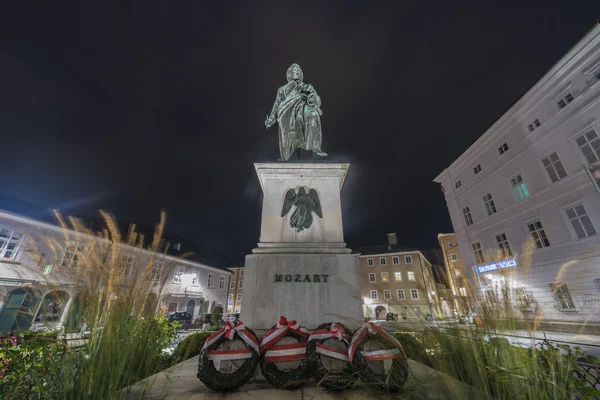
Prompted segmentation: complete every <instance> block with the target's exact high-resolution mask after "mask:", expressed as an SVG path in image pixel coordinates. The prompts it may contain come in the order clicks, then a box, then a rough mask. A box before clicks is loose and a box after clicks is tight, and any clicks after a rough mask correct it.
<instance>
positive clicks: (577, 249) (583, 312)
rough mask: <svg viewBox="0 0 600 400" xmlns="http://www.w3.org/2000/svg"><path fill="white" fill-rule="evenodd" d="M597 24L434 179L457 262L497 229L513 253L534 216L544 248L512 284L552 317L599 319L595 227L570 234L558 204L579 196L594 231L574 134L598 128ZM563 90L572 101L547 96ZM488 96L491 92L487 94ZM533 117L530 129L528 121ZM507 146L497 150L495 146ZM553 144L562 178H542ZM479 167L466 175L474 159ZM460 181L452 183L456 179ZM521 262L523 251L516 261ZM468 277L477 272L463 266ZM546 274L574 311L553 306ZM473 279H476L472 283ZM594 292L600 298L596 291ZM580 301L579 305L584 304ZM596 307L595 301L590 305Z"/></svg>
mask: <svg viewBox="0 0 600 400" xmlns="http://www.w3.org/2000/svg"><path fill="white" fill-rule="evenodd" d="M598 68H600V26H596V27H595V28H594V29H593V30H592V31H591V32H590V33H589V34H588V35H587V36H586V37H584V39H582V41H581V42H580V43H578V44H577V45H576V46H575V47H574V48H573V49H572V50H571V51H570V52H569V53H568V54H567V55H565V57H564V58H563V59H562V60H560V61H559V62H558V63H557V64H556V65H555V66H554V67H553V68H552V69H551V71H550V72H549V73H548V74H547V75H546V76H544V77H543V78H542V79H541V80H540V81H539V82H538V83H537V84H536V85H535V86H534V88H532V89H531V90H530V91H529V92H528V93H527V94H526V95H525V96H523V98H522V99H520V100H519V101H518V102H517V103H516V104H515V105H514V106H513V107H512V108H511V109H510V110H509V111H508V112H507V113H506V114H505V115H504V116H503V117H502V118H500V120H499V121H498V122H496V123H495V124H494V125H493V126H492V127H491V128H490V129H489V130H488V131H487V132H486V133H484V135H483V136H482V137H481V138H480V139H478V140H477V142H476V143H475V144H473V145H472V146H471V147H470V148H469V149H468V150H467V151H465V153H463V154H462V155H461V156H460V157H459V158H458V159H457V160H456V161H455V162H454V163H453V164H452V165H451V166H450V167H449V168H448V169H446V170H445V171H444V172H443V173H442V174H440V176H438V177H437V178H436V181H437V182H439V183H441V184H442V187H443V188H444V192H445V196H446V202H447V205H448V210H449V213H450V217H451V219H452V224H453V226H454V230H455V232H456V235H457V240H458V244H459V249H460V252H461V255H462V256H463V259H464V262H465V265H473V264H475V257H474V255H473V249H472V244H473V243H475V242H479V243H481V245H482V247H483V248H484V249H497V247H498V246H497V243H496V241H495V235H498V234H500V233H505V234H506V236H507V238H508V241H509V243H510V246H511V249H512V251H513V252H521V249H522V246H523V244H524V242H525V241H526V240H528V239H529V238H530V235H529V232H528V230H527V223H528V222H531V221H533V220H540V221H541V222H542V224H543V226H544V229H545V232H546V234H547V236H548V238H549V240H550V243H551V246H550V247H548V248H544V249H540V250H537V251H536V252H535V254H534V256H533V258H532V260H531V263H526V264H528V265H529V264H530V268H523V267H522V266H521V267H520V268H519V269H518V270H517V275H516V276H515V277H514V282H513V283H514V284H515V285H518V286H523V287H526V288H527V290H530V291H531V292H532V294H533V295H534V297H535V299H536V300H537V301H538V302H540V303H541V304H543V309H544V312H545V315H546V316H547V317H548V318H552V319H575V320H582V319H598V315H597V314H596V315H593V312H592V308H591V304H592V303H593V301H592V300H590V299H593V298H594V296H595V295H596V296H597V295H598V294H600V287H599V288H596V287H595V283H594V279H596V278H600V234H597V235H595V236H593V237H590V238H585V239H578V238H577V236H576V235H575V233H574V231H573V229H572V226H571V224H570V222H569V220H568V218H566V215H565V212H564V208H565V207H568V206H571V205H573V204H576V203H583V204H584V206H585V208H586V211H587V212H588V215H589V216H590V218H591V220H592V222H593V224H594V227H595V228H596V231H597V232H599V233H600V194H599V192H598V188H597V187H596V186H595V185H594V183H593V182H592V180H591V179H590V177H589V175H588V173H587V172H586V169H587V162H586V161H585V159H584V157H583V155H582V153H581V151H580V149H579V147H578V146H577V145H576V143H575V142H574V139H575V138H576V137H578V136H579V135H580V134H582V133H583V132H586V131H587V130H588V129H594V130H595V131H596V133H597V134H598V136H600V122H599V121H600V80H599V79H597V78H596V77H594V73H595V72H596V71H597V70H598ZM566 90H568V91H570V93H571V94H572V95H573V97H574V100H573V101H572V102H571V103H569V104H568V105H567V106H566V107H565V108H563V109H560V108H559V107H558V106H557V105H556V98H557V96H558V95H559V94H561V93H564V91H566ZM490 95H493V94H491V93H490ZM535 118H538V119H539V120H540V122H541V126H539V127H538V128H537V129H536V130H534V131H533V132H529V130H528V129H527V125H528V124H529V123H530V122H531V121H533V119H535ZM505 142H506V143H508V145H509V147H510V149H509V150H508V151H507V152H505V153H504V154H502V155H500V154H499V152H498V147H500V146H501V145H502V144H503V143H505ZM552 152H556V153H557V154H558V156H559V158H560V160H561V162H562V164H563V166H564V169H565V171H566V172H567V175H568V176H567V177H566V178H564V179H562V180H560V181H558V182H555V183H551V181H550V179H549V177H548V175H547V173H546V170H545V169H544V167H543V165H542V163H541V158H543V157H545V156H546V155H548V154H550V153H552ZM477 164H479V165H481V168H482V170H481V172H479V173H478V174H474V171H473V167H475V166H476V165H477ZM517 174H520V175H521V176H522V177H523V179H524V181H525V183H526V185H527V189H528V190H529V193H530V197H529V198H527V199H525V200H520V201H519V200H517V198H516V196H515V194H514V191H513V189H512V187H511V185H510V179H511V178H512V177H514V176H515V175H517ZM457 180H460V181H461V183H462V185H461V186H460V187H459V188H458V189H456V188H455V183H456V182H457ZM486 193H491V194H492V197H493V199H494V202H495V205H496V209H497V210H498V212H497V213H495V214H493V215H491V216H487V214H486V212H485V208H484V204H483V201H482V197H483V196H484V195H485V194H486ZM467 206H468V207H469V208H470V210H471V215H472V217H473V220H474V224H473V225H471V226H466V225H465V222H464V219H463V214H462V209H463V208H464V207H467ZM519 261H520V263H521V264H523V263H524V261H525V260H523V257H521V259H520V260H519ZM467 270H468V271H467V272H468V273H469V275H470V278H471V279H472V281H473V283H474V284H477V278H476V276H475V274H474V272H473V270H472V268H467ZM553 282H564V283H567V285H568V288H569V290H570V292H571V294H572V296H573V300H574V301H575V305H576V306H577V307H578V311H579V312H578V314H573V313H564V312H559V311H557V310H556V309H555V308H554V307H553V304H554V297H553V296H552V293H551V291H550V288H549V286H548V285H549V284H551V283H553ZM475 287H476V286H475ZM599 297H600V296H599ZM586 304H587V305H586ZM596 307H598V304H596Z"/></svg>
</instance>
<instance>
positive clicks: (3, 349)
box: [0, 331, 77, 400]
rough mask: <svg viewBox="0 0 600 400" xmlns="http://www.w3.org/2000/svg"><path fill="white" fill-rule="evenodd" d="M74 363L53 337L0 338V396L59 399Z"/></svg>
mask: <svg viewBox="0 0 600 400" xmlns="http://www.w3.org/2000/svg"><path fill="white" fill-rule="evenodd" d="M76 362H77V359H76V356H75V354H74V353H73V352H72V351H71V350H70V349H69V348H68V347H67V346H66V345H65V344H64V343H63V342H61V341H59V340H57V337H56V334H47V333H42V332H31V331H26V332H19V333H13V334H9V335H7V336H4V337H0V394H2V398H3V399H6V400H9V399H28V398H31V397H37V398H43V399H45V398H52V397H57V396H60V395H61V394H62V393H63V391H64V377H66V376H70V377H71V378H73V376H74V374H75V371H76V368H75V367H76Z"/></svg>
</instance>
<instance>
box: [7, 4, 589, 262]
mask: <svg viewBox="0 0 600 400" xmlns="http://www.w3.org/2000/svg"><path fill="white" fill-rule="evenodd" d="M9 3H11V4H9ZM25 3H29V2H24V1H20V2H19V1H18V2H5V4H3V6H2V10H1V11H0V32H1V34H0V137H1V143H2V144H1V149H2V152H1V156H0V168H1V170H2V175H1V178H0V182H1V186H0V194H1V195H5V196H10V198H13V199H19V200H22V201H23V202H28V203H31V204H35V205H39V206H40V207H42V208H59V209H61V210H62V211H63V212H65V213H68V214H76V215H95V210H97V209H99V208H103V209H109V210H111V211H113V212H114V213H115V215H116V216H117V217H118V218H120V219H124V220H128V221H137V222H141V223H146V224H153V223H155V222H156V221H157V219H158V216H159V212H160V210H161V209H163V208H164V209H166V210H167V211H168V213H169V222H168V226H167V228H168V230H170V231H172V232H174V233H177V234H180V235H183V236H186V237H188V238H190V239H193V240H195V241H197V242H200V243H203V244H205V245H208V246H212V247H215V248H218V249H221V250H223V251H225V252H226V253H227V254H229V255H230V256H231V257H233V258H234V259H235V260H238V261H242V260H243V256H244V255H245V254H247V253H250V251H251V249H252V248H254V247H256V242H257V241H258V237H259V229H260V210H261V201H262V198H261V190H260V186H259V184H258V180H257V178H256V174H255V171H254V167H253V163H254V162H263V161H276V160H277V158H278V156H279V150H278V141H277V140H278V139H277V135H278V133H277V127H276V126H274V127H272V128H271V129H269V130H266V129H265V126H264V120H265V116H266V115H267V113H269V112H270V110H271V107H272V105H273V101H274V99H275V94H276V92H277V88H278V87H279V86H281V85H283V84H285V83H286V80H285V72H286V69H287V68H288V66H289V65H290V64H291V63H293V62H296V63H299V64H300V66H301V67H302V69H303V71H304V80H305V82H308V83H310V84H312V85H313V86H314V87H315V89H316V90H317V92H318V93H319V95H320V96H321V99H322V102H323V104H322V110H323V113H324V114H323V116H322V123H323V130H324V133H323V150H324V151H326V152H328V153H329V155H330V157H329V159H330V160H333V161H344V162H350V163H351V167H350V171H349V174H348V177H347V179H346V183H345V187H344V189H343V191H342V204H343V212H344V232H345V238H346V241H347V242H348V244H349V246H350V247H361V246H366V245H374V244H383V243H385V240H386V237H385V233H387V232H397V233H398V240H399V243H401V244H404V245H407V246H414V247H419V248H426V247H434V246H436V245H437V237H436V236H437V233H439V232H443V231H451V230H452V225H451V223H450V219H449V217H448V212H447V209H446V205H445V202H444V198H443V194H442V192H441V190H440V189H439V187H438V185H437V184H435V183H432V180H433V179H434V178H435V177H436V176H437V175H438V174H439V173H440V172H441V171H442V170H443V169H444V168H445V167H447V166H448V165H450V164H451V162H452V161H453V160H455V159H456V158H457V157H458V156H459V155H460V154H462V152H464V151H465V150H466V149H467V148H468V146H469V145H470V144H471V143H473V142H474V141H475V140H476V139H477V138H478V137H479V136H480V135H481V134H483V132H484V131H485V130H486V129H487V128H488V127H489V126H490V125H492V124H493V123H494V122H495V121H496V120H497V119H498V118H499V117H500V116H501V115H502V114H503V113H504V112H505V111H506V110H507V109H508V108H509V107H510V106H511V105H512V104H513V103H514V102H515V101H516V100H518V98H519V97H520V96H522V95H523V94H524V93H525V92H526V91H527V90H528V89H529V88H530V87H531V86H532V85H533V84H534V83H535V82H536V81H537V80H538V79H540V78H541V77H542V75H543V74H544V73H545V72H546V71H547V70H548V69H550V67H551V66H552V65H553V64H554V63H555V62H556V61H557V60H558V59H559V58H560V57H561V56H562V55H564V53H565V52H566V51H567V50H568V49H569V48H571V47H572V46H573V45H574V44H575V43H576V42H577V41H578V40H579V39H580V38H581V37H582V36H583V35H584V34H585V33H586V32H587V31H588V30H590V29H591V28H592V26H593V24H594V23H595V21H596V18H597V17H598V16H600V5H599V2H598V1H597V0H591V1H577V2H573V3H567V2H564V1H556V0H546V1H538V2H530V3H531V4H524V3H525V2H522V1H519V2H517V1H513V2H510V1H501V2H500V1H493V2H492V1H483V2H482V1H472V2H470V1H453V2H446V1H438V2H430V1H389V2H375V1H373V2H371V1H369V2H365V1H360V2H358V1H356V2H351V1H326V2H325V1H317V2H306V1H303V2H284V1H273V2H247V1H240V2H236V1H224V2H219V1H213V2H206V1H196V2H179V1H177V2H173V1H170V2H165V1H160V2H158V1H157V2H155V1H137V2H131V1H120V2H114V3H113V2H110V1H81V2H77V3H75V2H74V3H73V4H71V5H65V4H63V2H48V1H44V2H41V1H40V2H33V3H37V6H31V5H27V4H25ZM94 3H95V4H96V5H94ZM111 3H112V4H111ZM252 3H256V4H252ZM259 3H260V5H258V4H259ZM351 4H355V5H354V6H351ZM5 198H7V197H5ZM6 207H7V205H6V204H5V205H3V204H1V203H0V208H6ZM9 211H10V210H9Z"/></svg>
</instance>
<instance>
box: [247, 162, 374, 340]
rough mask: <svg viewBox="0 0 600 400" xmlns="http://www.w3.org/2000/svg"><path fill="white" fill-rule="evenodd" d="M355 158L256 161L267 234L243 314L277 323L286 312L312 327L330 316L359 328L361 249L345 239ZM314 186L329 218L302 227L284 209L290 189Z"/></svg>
mask: <svg viewBox="0 0 600 400" xmlns="http://www.w3.org/2000/svg"><path fill="white" fill-rule="evenodd" d="M349 166H350V165H349V164H338V163H261V164H255V168H256V172H257V174H258V177H259V180H260V184H261V187H262V190H263V195H264V196H263V210H262V221H261V235H260V242H259V243H258V247H257V248H256V249H254V250H253V254H250V255H248V256H246V264H245V274H244V286H243V297H242V310H241V320H242V321H244V323H245V324H246V325H247V326H249V327H250V328H252V329H254V330H259V331H260V330H265V329H269V328H270V327H271V326H272V325H274V324H275V323H276V322H277V320H278V318H279V316H280V315H285V316H286V317H288V318H289V319H295V320H297V321H298V322H300V323H301V324H302V325H304V326H306V327H307V328H309V329H314V328H316V327H317V326H318V325H320V324H322V323H325V322H332V321H337V322H342V323H343V324H345V325H347V326H348V327H349V328H356V327H357V326H359V324H360V323H361V321H362V319H363V314H362V300H361V296H360V276H359V264H358V256H357V255H352V254H350V253H351V251H350V249H347V248H346V244H345V243H344V233H343V228H342V208H341V201H340V190H341V188H342V185H343V183H344V178H345V176H346V173H347V171H348V168H349ZM300 187H304V188H305V189H306V191H307V192H308V189H314V190H315V191H316V192H317V194H318V196H319V201H320V204H321V209H322V214H323V218H319V217H318V216H317V215H316V214H315V213H313V214H312V215H313V223H312V226H311V227H310V228H309V229H307V230H304V231H300V232H297V231H296V229H293V228H292V227H291V226H290V217H291V215H292V213H293V208H292V210H290V212H289V213H288V214H287V215H286V216H284V217H281V210H282V208H283V202H284V198H285V194H286V192H287V191H288V190H289V189H294V190H295V191H296V192H298V190H299V188H300Z"/></svg>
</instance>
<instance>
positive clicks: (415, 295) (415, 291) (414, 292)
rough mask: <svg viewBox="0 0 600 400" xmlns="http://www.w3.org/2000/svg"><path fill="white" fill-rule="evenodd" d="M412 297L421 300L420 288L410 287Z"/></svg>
mask: <svg viewBox="0 0 600 400" xmlns="http://www.w3.org/2000/svg"><path fill="white" fill-rule="evenodd" d="M410 298H411V299H413V300H419V289H410Z"/></svg>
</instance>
